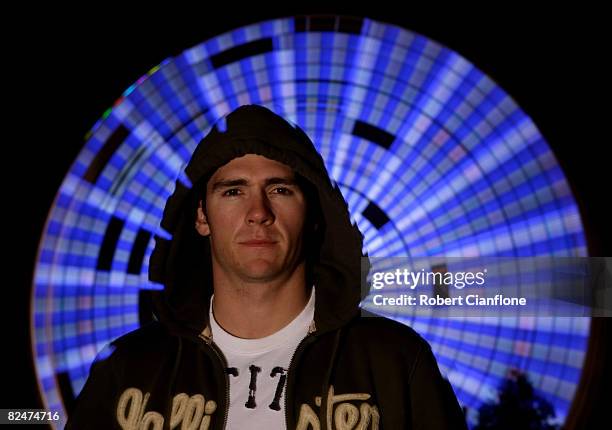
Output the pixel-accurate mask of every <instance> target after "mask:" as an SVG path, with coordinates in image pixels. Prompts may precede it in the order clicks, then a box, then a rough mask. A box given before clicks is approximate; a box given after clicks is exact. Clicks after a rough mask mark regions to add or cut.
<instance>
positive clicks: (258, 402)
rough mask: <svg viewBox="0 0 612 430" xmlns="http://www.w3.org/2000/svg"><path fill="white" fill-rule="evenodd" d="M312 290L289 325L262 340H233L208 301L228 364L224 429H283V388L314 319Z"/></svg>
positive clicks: (214, 331)
mask: <svg viewBox="0 0 612 430" xmlns="http://www.w3.org/2000/svg"><path fill="white" fill-rule="evenodd" d="M314 290H315V289H314V287H313V288H312V292H311V294H310V299H309V300H308V304H307V305H306V307H305V308H304V309H303V310H302V312H300V314H299V315H298V316H297V317H295V319H294V320H293V321H291V322H290V323H289V324H288V325H286V326H285V327H283V328H282V329H280V330H279V331H277V332H276V333H274V334H271V335H270V336H266V337H263V338H261V339H242V338H239V337H235V336H233V335H231V334H229V333H228V332H226V331H225V330H223V329H222V328H221V326H219V324H218V323H217V321H216V320H215V318H214V316H213V312H212V299H211V301H210V303H211V304H210V310H209V318H210V328H211V331H212V337H213V341H214V342H215V344H216V345H217V346H218V347H219V349H221V351H222V352H223V354H224V355H225V358H226V359H227V364H228V373H229V381H230V408H229V415H228V419H227V428H228V429H230V430H244V429H270V430H274V429H279V430H280V429H285V428H286V427H285V388H286V387H285V386H286V375H287V371H288V370H289V363H290V361H291V357H292V356H293V353H294V352H295V350H296V348H297V346H298V344H299V343H300V342H301V341H302V339H303V338H304V337H305V336H306V334H307V333H308V328H309V327H310V324H311V323H312V321H313V318H314V308H315V291H314Z"/></svg>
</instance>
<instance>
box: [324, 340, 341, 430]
mask: <svg viewBox="0 0 612 430" xmlns="http://www.w3.org/2000/svg"><path fill="white" fill-rule="evenodd" d="M341 332H342V329H341V328H340V329H338V330H337V331H336V333H335V335H334V346H333V348H332V353H331V358H330V360H329V366H328V367H327V372H326V374H325V379H324V380H323V391H322V393H321V407H320V408H319V422H320V423H321V428H324V429H326V430H331V428H330V427H328V425H327V403H328V396H329V386H330V382H331V376H332V372H333V370H334V369H335V368H336V360H337V353H338V346H339V344H340V335H341ZM324 423H325V424H324Z"/></svg>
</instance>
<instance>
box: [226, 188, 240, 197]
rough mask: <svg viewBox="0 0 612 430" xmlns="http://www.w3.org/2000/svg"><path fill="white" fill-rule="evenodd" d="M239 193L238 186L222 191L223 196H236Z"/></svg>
mask: <svg viewBox="0 0 612 430" xmlns="http://www.w3.org/2000/svg"><path fill="white" fill-rule="evenodd" d="M239 194H240V190H239V189H238V188H230V189H229V190H226V191H224V192H223V195H224V196H237V195H239Z"/></svg>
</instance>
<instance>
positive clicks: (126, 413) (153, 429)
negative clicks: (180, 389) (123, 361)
mask: <svg viewBox="0 0 612 430" xmlns="http://www.w3.org/2000/svg"><path fill="white" fill-rule="evenodd" d="M150 395H151V394H150V393H146V394H144V395H143V394H142V391H140V390H139V389H138V388H128V389H126V390H125V391H124V392H123V393H122V394H121V397H120V398H119V403H118V404H117V421H118V422H119V425H120V426H121V428H122V429H123V430H162V428H163V426H164V416H163V415H162V414H160V413H159V412H155V411H149V412H146V413H145V410H146V408H147V402H148V401H149V397H150ZM216 410H217V403H216V402H215V401H214V400H208V401H206V399H204V396H203V395H201V394H195V395H193V396H189V395H187V394H186V393H180V394H177V395H176V396H174V398H173V399H172V412H171V416H170V428H171V429H174V428H177V427H178V425H179V424H180V425H181V427H180V429H181V430H208V428H209V427H210V420H211V415H212V414H213V413H214V412H215V411H216Z"/></svg>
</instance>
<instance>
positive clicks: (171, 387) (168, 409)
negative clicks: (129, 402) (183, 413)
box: [164, 336, 183, 430]
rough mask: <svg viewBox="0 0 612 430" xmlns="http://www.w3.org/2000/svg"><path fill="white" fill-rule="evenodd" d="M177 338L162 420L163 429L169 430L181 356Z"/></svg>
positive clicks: (180, 339)
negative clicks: (164, 414)
mask: <svg viewBox="0 0 612 430" xmlns="http://www.w3.org/2000/svg"><path fill="white" fill-rule="evenodd" d="M177 337H178V348H177V350H176V355H175V357H174V366H173V367H172V376H171V377H170V384H169V385H168V395H167V396H166V398H167V399H169V401H168V406H167V407H166V417H167V419H166V420H164V429H168V430H170V421H171V419H172V401H173V396H172V393H173V392H174V390H175V388H176V375H177V373H178V367H179V363H180V362H181V356H182V354H183V339H182V338H181V337H180V336H177Z"/></svg>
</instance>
